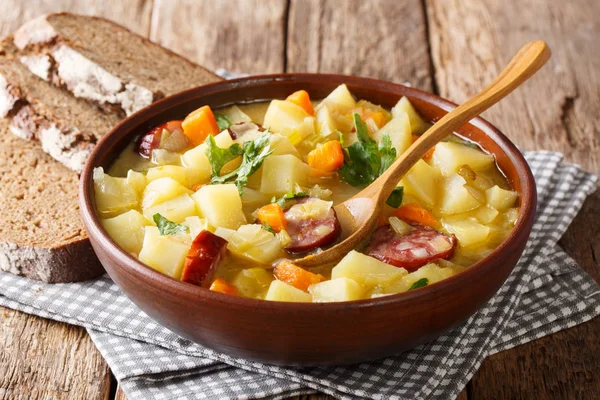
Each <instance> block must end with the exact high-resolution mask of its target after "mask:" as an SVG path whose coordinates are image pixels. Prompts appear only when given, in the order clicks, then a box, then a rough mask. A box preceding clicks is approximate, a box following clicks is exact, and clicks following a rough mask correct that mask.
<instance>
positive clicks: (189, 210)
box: [143, 193, 198, 224]
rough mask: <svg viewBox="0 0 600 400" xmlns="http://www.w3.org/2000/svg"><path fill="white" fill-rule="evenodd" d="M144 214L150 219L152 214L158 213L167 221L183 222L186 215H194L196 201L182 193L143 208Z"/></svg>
mask: <svg viewBox="0 0 600 400" xmlns="http://www.w3.org/2000/svg"><path fill="white" fill-rule="evenodd" d="M143 212H144V216H145V217H146V218H148V219H149V220H150V221H152V219H153V217H154V214H156V213H158V214H160V215H162V216H163V217H165V218H166V219H168V220H169V221H173V222H177V223H178V224H179V223H181V222H183V221H184V220H185V219H186V218H187V217H191V216H194V215H196V214H197V213H198V212H197V211H196V203H195V202H194V200H192V198H191V197H190V195H189V194H187V193H184V194H182V195H181V196H177V197H175V198H173V199H169V200H167V201H164V202H162V203H160V204H157V205H155V206H153V207H148V208H144V210H143Z"/></svg>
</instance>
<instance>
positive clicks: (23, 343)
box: [0, 0, 600, 400]
mask: <svg viewBox="0 0 600 400" xmlns="http://www.w3.org/2000/svg"><path fill="white" fill-rule="evenodd" d="M104 3H106V4H104ZM51 10H52V11H56V10H69V11H73V12H81V13H86V14H97V15H102V16H106V17H108V18H111V19H113V20H115V21H117V22H119V23H121V24H124V25H126V26H128V27H129V28H130V29H133V30H134V31H136V32H138V33H141V34H144V35H147V36H150V37H151V39H152V40H155V41H157V42H159V43H161V44H163V45H165V46H166V47H169V48H171V49H172V50H174V51H176V52H178V53H179V54H182V55H184V56H186V57H188V58H191V59H193V60H195V61H197V62H199V63H201V64H203V65H204V66H206V67H208V68H211V69H215V68H219V67H224V68H228V69H230V70H233V71H236V72H248V73H268V72H281V71H284V70H287V71H309V72H337V73H348V74H356V75H363V76H370V77H375V78H382V79H388V80H391V81H395V82H406V81H408V82H411V83H412V84H413V85H414V86H416V87H419V88H422V89H425V90H433V91H436V92H438V93H439V94H441V95H442V96H444V97H447V98H449V99H451V100H453V101H456V102H460V101H462V100H464V99H466V98H467V97H468V96H470V95H471V94H473V93H475V92H476V91H477V90H479V89H480V88H481V87H483V86H484V84H486V83H489V82H490V81H491V79H492V78H493V76H495V74H496V73H497V72H498V71H499V70H500V69H502V68H503V67H504V65H505V63H506V62H507V61H508V60H509V59H510V57H512V55H513V54H514V52H515V51H516V50H517V49H518V48H519V47H520V46H521V45H522V44H523V43H525V42H526V41H529V40H532V39H538V38H539V39H544V40H546V41H547V42H548V43H549V45H550V47H551V48H552V51H553V57H552V59H551V60H550V62H549V64H548V65H547V66H546V67H545V68H544V69H543V70H542V71H541V72H540V73H539V76H536V77H534V78H533V79H532V80H531V81H530V82H528V83H527V84H526V86H525V87H524V88H522V89H520V90H518V91H517V92H515V93H514V94H512V95H511V96H510V97H509V98H508V99H507V100H506V101H504V102H502V103H500V104H499V105H497V106H496V107H495V108H493V109H491V110H490V111H488V112H486V113H484V117H486V118H488V119H489V120H490V121H491V122H492V123H494V124H496V125H497V126H499V127H500V128H501V130H503V132H504V133H506V134H507V135H508V136H509V137H510V138H511V139H513V140H514V141H515V142H516V143H517V144H519V145H520V146H522V147H523V148H525V149H550V150H557V151H562V152H564V153H565V154H566V157H567V159H568V160H571V161H574V162H577V163H579V164H581V165H583V166H584V167H585V168H586V169H588V170H591V171H594V172H599V170H600V158H599V157H600V155H599V154H600V118H599V117H600V52H598V44H597V38H598V37H599V35H600V24H598V17H597V16H598V15H600V2H598V1H597V0H575V1H570V2H564V1H560V0H530V1H527V2H521V1H519V0H484V1H479V0H439V1H438V0H397V1H394V0H377V1H370V2H363V1H359V0H347V1H335V2H333V1H325V0H289V1H286V0H280V1H278V0H268V1H260V0H226V1H219V2H216V1H211V0H200V1H194V0H187V1H186V0H154V1H151V0H149V1H143V0H131V1H122V2H116V3H114V4H113V2H93V1H91V0H54V1H53V2H46V1H42V0H26V1H23V0H3V1H2V2H0V33H2V34H5V33H8V32H11V31H12V30H14V29H15V28H16V27H18V26H19V25H20V24H21V23H22V22H23V21H25V20H27V19H30V18H32V17H35V16H37V15H38V14H40V13H42V12H47V11H51ZM190 22H191V23H190ZM599 237H600V192H596V193H595V194H594V195H593V196H591V197H590V198H589V199H588V200H587V201H586V203H585V204H584V208H583V210H582V212H581V213H580V214H579V215H578V217H577V218H576V219H575V221H574V222H573V224H572V225H571V227H570V228H569V230H568V231H567V233H566V234H565V236H564V238H563V239H562V240H561V242H560V243H561V245H562V247H563V248H564V249H565V250H566V251H567V252H568V253H569V254H570V255H571V256H573V258H575V260H576V261H577V262H578V263H579V264H580V265H581V266H582V267H583V268H584V269H585V270H586V271H587V272H588V273H590V274H591V275H592V276H593V277H594V278H595V279H596V280H597V281H600V266H599V260H600V241H598V240H597V239H596V240H595V241H594V240H593V239H594V238H599ZM2 313H4V315H5V316H4V317H3V314H2ZM11 338H12V339H11ZM59 338H60V340H59ZM0 349H1V353H0V374H1V375H0V376H1V377H2V378H0V398H18V396H17V395H18V394H21V397H22V398H33V399H37V398H44V399H47V398H50V399H54V398H68V399H71V398H86V399H106V398H109V396H110V391H109V387H110V374H109V373H108V370H107V367H106V364H105V363H104V362H103V361H102V360H101V358H100V356H99V354H98V352H97V351H96V350H95V349H94V348H93V345H92V344H91V342H90V340H89V337H87V335H86V334H85V332H84V331H83V330H81V329H79V328H73V327H68V326H67V325H64V324H60V323H56V322H50V321H45V320H42V319H40V318H36V317H32V316H28V315H25V314H22V313H19V312H16V311H11V310H5V309H4V310H3V309H0ZM42 349H43V350H42ZM32 351H33V352H32ZM24 354H28V355H31V354H35V361H34V362H31V361H30V360H29V359H27V362H24V361H23V360H24V358H23V357H24V356H23V355H24ZM597 360H600V319H598V318H596V319H595V320H593V321H590V322H588V323H585V324H582V325H579V326H577V327H574V328H571V329H569V330H566V331H563V332H559V333H557V334H554V335H552V336H549V337H546V338H543V339H540V340H537V341H534V342H531V343H528V344H525V345H522V346H519V347H517V348H515V349H512V350H509V351H505V352H502V353H499V354H496V355H494V356H491V357H489V358H487V359H486V360H485V361H484V362H483V364H482V366H481V368H480V369H479V371H478V372H477V373H476V374H475V376H474V377H473V379H472V381H471V382H470V383H469V384H468V385H467V387H466V389H465V390H464V391H463V392H462V393H461V394H460V396H459V398H460V399H461V400H466V399H491V398H514V399H520V398H523V399H528V398H536V399H538V400H539V399H563V398H577V399H598V398H600V383H599V380H598V378H597V377H598V375H599V373H600V363H599V362H598V361H597ZM67 365H68V366H69V368H66V367H65V366H67ZM34 377H35V379H33V378H34ZM92 377H95V378H94V379H93V380H92V381H89V380H88V379H91V378H92ZM86 380H88V381H86ZM81 382H83V383H81ZM86 382H87V383H86ZM56 388H62V389H68V390H69V392H66V391H65V390H62V389H61V390H62V391H60V390H57V389H56ZM79 394H81V396H79ZM115 398H116V399H119V400H125V396H124V395H123V393H122V391H121V390H120V389H119V390H117V394H116V397H115ZM328 398H330V397H329V396H326V395H313V396H301V397H295V398H294V399H296V400H299V399H302V400H307V399H310V400H317V399H318V400H323V399H328Z"/></svg>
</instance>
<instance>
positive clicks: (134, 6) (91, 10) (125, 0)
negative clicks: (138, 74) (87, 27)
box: [0, 0, 152, 36]
mask: <svg viewBox="0 0 600 400" xmlns="http://www.w3.org/2000/svg"><path fill="white" fill-rule="evenodd" d="M58 11H69V12H72V13H77V14H85V15H97V16H100V17H105V18H108V19H111V20H113V21H115V22H117V23H119V24H121V25H123V26H126V27H127V28H128V29H131V30H132V31H134V32H135V33H138V34H140V35H142V36H148V31H149V28H150V14H151V11H152V0H122V1H94V0H52V1H46V0H27V1H23V0H2V1H1V2H0V36H4V35H7V34H9V33H11V32H13V31H14V30H15V29H17V28H18V27H19V26H21V24H23V23H24V22H26V21H29V20H30V19H33V18H35V17H37V16H39V15H42V14H45V13H49V12H58Z"/></svg>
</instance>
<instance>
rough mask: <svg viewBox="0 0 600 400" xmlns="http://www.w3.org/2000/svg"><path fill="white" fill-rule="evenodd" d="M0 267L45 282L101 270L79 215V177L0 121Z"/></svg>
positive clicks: (82, 277) (87, 275) (88, 275)
mask: <svg viewBox="0 0 600 400" xmlns="http://www.w3.org/2000/svg"><path fill="white" fill-rule="evenodd" d="M0 159H1V160H2V162H0V185H1V186H0V187H2V191H1V192H0V196H1V197H0V214H1V215H2V224H0V269H1V270H3V271H8V272H11V273H14V274H17V275H24V276H26V277H28V278H32V279H37V280H41V281H44V282H51V283H54V282H73V281H81V280H85V279H91V278H94V277H97V276H100V275H102V274H103V273H104V269H103V268H102V265H100V262H99V261H98V259H97V258H96V256H95V255H94V252H93V250H92V247H91V245H90V242H89V240H88V237H87V234H86V232H85V229H84V227H83V223H82V222H81V219H80V216H79V204H78V201H77V187H78V176H77V174H76V173H75V172H73V171H70V170H69V169H67V168H65V167H64V166H62V165H60V164H59V163H57V162H56V161H55V160H54V159H53V158H51V157H50V156H49V155H48V154H46V153H45V152H43V151H42V150H41V148H40V147H39V146H38V145H36V144H35V143H31V142H25V141H23V140H21V139H19V138H17V137H16V136H14V135H13V134H11V133H10V132H8V124H7V122H6V121H3V120H0Z"/></svg>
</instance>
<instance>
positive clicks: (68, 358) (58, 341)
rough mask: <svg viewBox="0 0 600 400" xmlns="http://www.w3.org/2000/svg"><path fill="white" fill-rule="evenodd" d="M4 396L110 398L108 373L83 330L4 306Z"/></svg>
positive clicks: (0, 395) (0, 326)
mask: <svg viewBox="0 0 600 400" xmlns="http://www.w3.org/2000/svg"><path fill="white" fill-rule="evenodd" d="M0 348H1V349H2V351H0V399H62V398H70V399H108V397H109V392H110V371H109V369H108V366H107V365H106V363H105V362H104V360H103V359H102V356H101V355H100V353H99V352H98V350H97V349H96V347H95V346H94V344H93V343H92V341H91V339H90V338H89V336H88V334H87V333H86V332H85V330H84V329H82V328H79V327H75V326H71V325H66V324H62V323H59V322H54V321H51V320H47V319H42V318H38V317H34V316H31V315H27V314H22V313H20V312H18V311H14V310H9V309H7V308H3V307H0Z"/></svg>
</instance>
